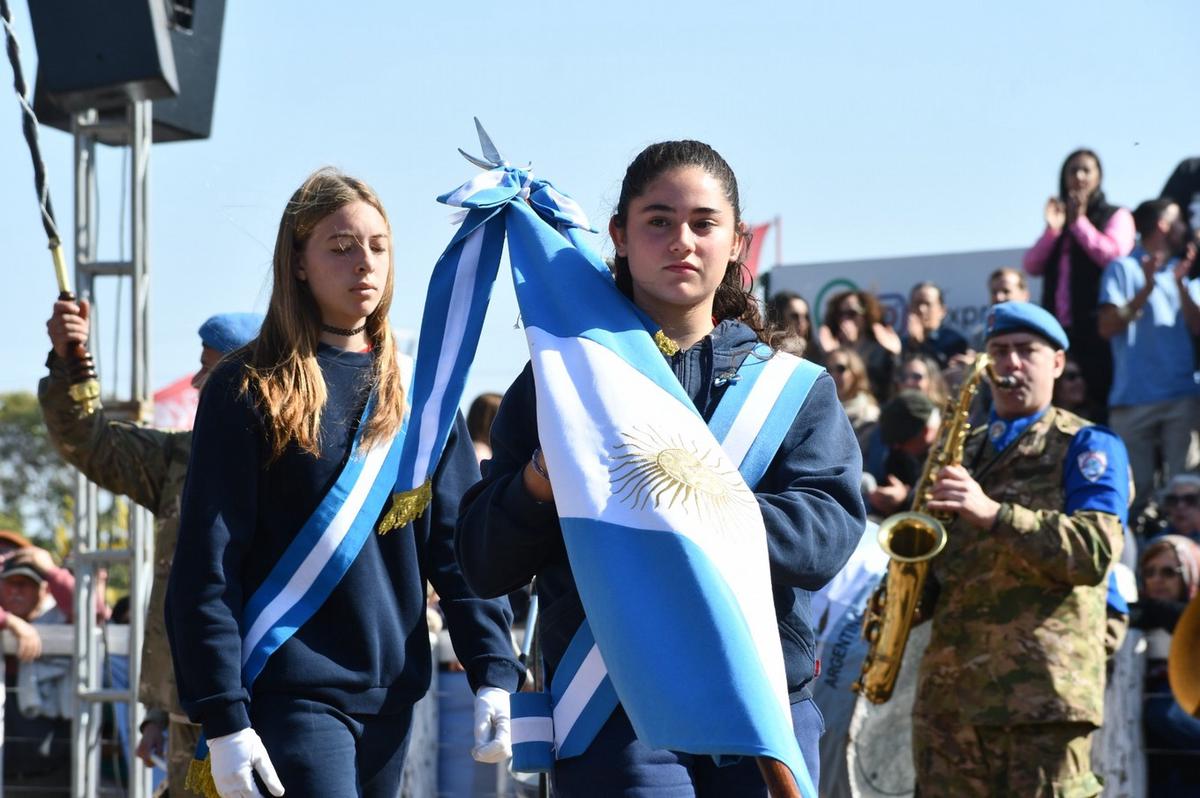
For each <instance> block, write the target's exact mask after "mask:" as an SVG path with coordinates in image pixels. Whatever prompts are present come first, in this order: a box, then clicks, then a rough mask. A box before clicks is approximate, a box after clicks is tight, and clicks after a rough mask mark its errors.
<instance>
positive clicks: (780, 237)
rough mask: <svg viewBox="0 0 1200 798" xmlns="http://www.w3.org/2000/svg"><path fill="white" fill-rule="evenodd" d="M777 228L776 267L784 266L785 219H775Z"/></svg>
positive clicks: (780, 217) (779, 217)
mask: <svg viewBox="0 0 1200 798" xmlns="http://www.w3.org/2000/svg"><path fill="white" fill-rule="evenodd" d="M773 224H774V227H775V265H776V266H782V265H783V217H782V216H776V217H775V219H774V222H773Z"/></svg>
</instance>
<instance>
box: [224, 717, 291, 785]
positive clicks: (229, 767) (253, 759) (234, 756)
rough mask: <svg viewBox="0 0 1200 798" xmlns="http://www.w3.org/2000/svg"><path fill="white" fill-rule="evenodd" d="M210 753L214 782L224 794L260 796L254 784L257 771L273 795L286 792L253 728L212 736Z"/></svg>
mask: <svg viewBox="0 0 1200 798" xmlns="http://www.w3.org/2000/svg"><path fill="white" fill-rule="evenodd" d="M208 757H209V759H208V763H209V767H211V768H212V777H213V784H215V785H216V787H217V793H218V794H219V795H220V796H221V798H261V796H262V793H261V792H259V791H258V787H256V786H254V773H255V771H257V772H258V775H259V777H260V778H261V779H262V780H263V783H264V784H266V785H267V789H268V790H270V791H271V795H275V796H280V795H283V784H282V783H281V782H280V781H279V776H277V775H276V774H275V766H274V765H272V764H271V759H270V757H268V756H267V749H266V747H265V746H264V745H263V744H262V740H260V739H259V738H258V734H256V733H255V731H254V729H242V730H241V731H239V732H234V733H233V734H226V735H224V736H222V737H214V738H213V739H211V740H209V741H208Z"/></svg>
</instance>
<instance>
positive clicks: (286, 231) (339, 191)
mask: <svg viewBox="0 0 1200 798" xmlns="http://www.w3.org/2000/svg"><path fill="white" fill-rule="evenodd" d="M354 202H365V203H367V204H368V205H370V206H371V207H373V208H375V210H377V211H379V215H380V216H382V217H383V220H384V223H385V224H387V226H388V234H389V236H390V234H391V223H390V222H388V218H387V213H386V212H385V211H384V209H383V203H382V202H380V201H379V197H378V196H377V195H376V194H375V192H374V191H373V190H371V187H370V186H368V185H367V184H366V183H364V182H362V181H361V180H357V179H355V178H353V177H350V176H349V175H345V174H342V173H341V172H339V171H337V170H336V169H332V168H328V167H326V168H324V169H319V170H317V171H316V172H313V173H312V174H311V175H309V176H308V178H307V179H306V180H305V181H304V183H302V184H301V186H300V188H298V189H296V193H295V194H293V195H292V198H291V199H290V200H288V204H287V207H285V208H284V209H283V218H281V219H280V220H279V234H278V236H277V237H276V239H275V256H274V269H273V271H274V285H273V286H272V288H271V302H270V304H269V305H268V307H267V315H266V319H265V320H264V321H263V325H262V330H261V331H260V332H259V334H258V337H257V338H256V339H254V340H253V341H251V342H250V344H248V345H247V347H246V350H245V351H246V358H245V361H246V366H245V370H244V373H243V377H242V384H241V389H242V391H250V392H251V394H252V395H253V396H254V397H255V401H256V402H257V403H258V406H259V409H260V410H261V411H262V413H263V416H264V421H265V423H266V426H267V437H268V439H269V441H270V446H271V455H270V460H271V461H274V460H276V459H278V458H279V456H280V455H281V454H283V452H284V450H285V449H286V448H287V445H288V444H289V443H290V442H292V441H295V443H296V445H297V446H298V447H299V448H300V449H301V450H303V451H305V452H309V453H310V454H313V455H319V454H320V443H321V442H320V431H321V410H322V408H324V406H325V399H326V392H325V379H324V377H323V376H322V375H321V367H320V366H319V365H318V364H317V344H318V343H319V340H320V335H321V311H320V309H319V308H318V307H317V303H316V300H315V299H313V296H312V293H311V291H310V290H309V287H308V284H307V283H305V282H302V281H301V280H299V279H298V278H297V276H296V269H297V267H298V266H299V263H300V255H301V253H302V252H303V251H304V246H305V244H306V243H307V242H308V239H309V236H311V235H312V231H313V228H314V227H316V226H317V224H319V223H320V222H321V220H322V219H324V218H325V217H326V216H328V215H329V214H331V213H333V212H335V211H337V210H338V209H339V208H341V207H343V206H345V205H349V204H351V203H354ZM392 252H393V248H392V247H391V246H389V247H388V276H387V282H386V283H385V285H384V289H383V296H382V297H381V298H380V300H379V305H378V307H376V308H375V311H374V312H373V313H372V314H371V315H370V316H368V317H367V322H366V326H367V329H366V335H367V338H368V339H369V340H370V342H371V347H372V354H373V355H374V369H373V382H374V385H375V407H374V410H373V411H372V413H371V418H370V420H369V421H368V422H367V423H368V426H367V429H366V432H365V433H364V436H363V446H364V447H366V446H370V445H371V444H373V443H376V442H378V441H382V440H386V439H387V438H388V437H389V436H391V435H392V434H393V433H395V432H396V431H397V430H398V429H399V428H400V422H401V421H402V419H403V417H404V386H403V385H402V384H401V382H400V371H399V368H398V366H397V363H396V342H395V340H394V339H393V337H392V329H391V325H389V324H388V310H389V308H391V305H392V287H393V285H394V283H395V261H394V258H393V254H392Z"/></svg>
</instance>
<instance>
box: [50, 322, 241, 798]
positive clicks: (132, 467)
mask: <svg viewBox="0 0 1200 798" xmlns="http://www.w3.org/2000/svg"><path fill="white" fill-rule="evenodd" d="M87 314H88V304H87V302H86V301H85V302H82V303H80V304H78V305H77V304H75V303H74V302H62V301H60V302H55V303H54V313H53V315H52V316H51V318H50V320H49V321H47V322H46V329H47V331H48V333H49V335H50V342H51V344H52V345H53V350H52V351H51V353H50V356H49V357H48V358H47V361H46V366H47V367H48V368H49V370H50V373H49V375H48V376H47V377H45V378H43V379H42V381H41V383H40V384H39V385H38V400H39V402H41V405H42V416H43V417H44V419H45V421H46V428H47V429H48V430H49V432H50V438H51V440H52V441H53V442H54V445H55V446H56V447H57V449H58V451H59V453H60V454H61V455H62V456H63V458H64V459H66V460H67V462H69V463H71V465H73V466H75V467H76V468H78V469H79V470H80V471H81V472H83V474H84V475H86V476H87V478H88V479H90V480H92V481H93V482H95V483H96V484H98V485H99V486H100V487H102V488H104V489H105V490H109V491H112V492H113V493H117V494H121V495H123V496H128V497H129V498H130V499H132V500H133V501H135V502H137V503H138V504H140V505H142V506H143V507H145V508H146V509H148V510H150V512H152V513H154V516H155V519H156V526H155V533H154V583H153V585H152V587H151V589H150V600H149V607H148V610H147V618H146V632H145V641H144V642H143V644H142V673H141V680H140V684H139V685H138V699H139V700H140V701H141V702H142V703H143V704H145V706H146V709H147V715H146V721H145V723H143V724H142V739H141V741H140V742H139V744H138V755H139V756H141V757H142V758H143V760H145V761H146V763H147V764H150V758H151V756H152V755H159V756H161V755H162V754H163V751H162V737H163V731H164V729H165V730H167V732H168V734H167V765H168V783H169V787H170V793H171V795H185V794H186V793H185V791H184V779H185V778H186V776H187V768H188V765H189V764H190V763H191V760H192V754H193V753H194V752H195V750H196V743H197V741H198V740H199V738H200V727H199V726H197V725H194V724H192V723H190V722H189V721H188V719H187V716H186V715H185V714H184V713H183V710H182V708H180V706H179V698H178V696H177V695H176V692H175V671H174V669H173V667H172V664H171V650H170V648H169V646H168V645H167V632H166V627H165V621H164V613H163V599H164V595H165V593H166V588H167V579H168V577H169V576H170V573H171V559H172V556H173V555H174V553H175V541H176V538H177V536H178V532H179V504H180V496H181V494H182V493H183V483H184V476H185V474H186V472H187V464H188V455H189V453H190V452H191V446H192V433H191V432H165V431H162V430H155V429H148V428H146V427H139V426H137V425H135V424H131V423H128V422H124V421H112V420H109V419H108V418H106V417H105V413H104V410H103V409H100V410H97V411H96V412H94V413H92V414H91V415H84V414H83V413H82V412H81V409H80V408H79V406H78V405H76V404H75V402H74V401H73V400H72V399H71V397H70V395H69V394H68V387H69V380H68V374H67V362H66V360H65V357H66V352H67V350H68V348H69V347H70V345H71V344H72V343H73V342H75V341H80V342H86V341H87V336H88V323H87ZM261 321H262V317H261V316H259V315H257V314H249V313H230V314H223V315H219V316H213V317H212V318H210V319H209V320H208V321H206V322H205V323H204V325H203V326H201V328H200V339H201V343H202V351H201V356H200V370H199V371H198V372H197V373H196V375H195V376H194V377H193V378H192V384H193V385H194V386H195V387H196V388H200V387H201V385H203V383H204V379H205V377H206V376H207V375H208V371H209V369H210V368H212V367H213V366H214V365H216V363H217V361H219V360H220V359H221V357H222V356H223V355H224V354H227V353H228V352H231V351H233V350H234V349H236V348H238V347H240V346H242V345H243V344H245V343H246V342H248V341H249V340H250V339H251V338H252V337H253V336H254V335H255V334H256V332H257V330H258V327H259V325H260V324H261Z"/></svg>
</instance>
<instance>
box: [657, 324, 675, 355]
mask: <svg viewBox="0 0 1200 798" xmlns="http://www.w3.org/2000/svg"><path fill="white" fill-rule="evenodd" d="M654 343H656V344H658V351H660V352H662V353H663V354H664V355H666V356H667V357H671V356H672V355H674V354H676V353H677V352H679V344H677V343H675V342H674V341H672V340H671V339H670V338H668V337H667V334H666V333H665V332H663V331H662V330H659V331H658V332H656V333H655V334H654Z"/></svg>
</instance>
